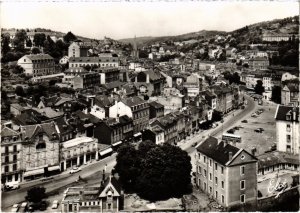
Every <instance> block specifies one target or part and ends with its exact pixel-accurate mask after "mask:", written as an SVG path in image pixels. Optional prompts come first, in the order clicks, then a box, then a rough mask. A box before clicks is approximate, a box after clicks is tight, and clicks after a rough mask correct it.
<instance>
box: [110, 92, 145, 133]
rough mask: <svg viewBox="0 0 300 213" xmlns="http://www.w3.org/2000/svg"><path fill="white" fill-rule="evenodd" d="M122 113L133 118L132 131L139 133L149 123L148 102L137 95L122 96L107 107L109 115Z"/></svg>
mask: <svg viewBox="0 0 300 213" xmlns="http://www.w3.org/2000/svg"><path fill="white" fill-rule="evenodd" d="M123 115H127V116H128V117H129V118H132V119H133V128H134V129H133V132H134V134H136V133H139V132H140V131H142V130H143V129H145V128H146V127H147V126H148V125H149V104H148V103H147V101H144V100H142V99H141V98H139V97H129V98H123V99H121V101H119V102H116V103H115V104H114V105H113V106H111V107H110V108H109V117H111V118H117V117H120V116H123Z"/></svg>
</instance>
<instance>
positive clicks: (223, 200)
mask: <svg viewBox="0 0 300 213" xmlns="http://www.w3.org/2000/svg"><path fill="white" fill-rule="evenodd" d="M221 197H222V203H224V202H225V198H224V195H222V196H221Z"/></svg>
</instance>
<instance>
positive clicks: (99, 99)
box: [95, 95, 114, 107]
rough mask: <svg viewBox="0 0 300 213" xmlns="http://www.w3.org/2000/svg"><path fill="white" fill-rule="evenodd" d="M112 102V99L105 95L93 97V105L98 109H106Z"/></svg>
mask: <svg viewBox="0 0 300 213" xmlns="http://www.w3.org/2000/svg"><path fill="white" fill-rule="evenodd" d="M113 102H114V99H113V98H111V97H108V96H106V95H97V96H96V97H95V105H98V106H99V107H108V106H110V105H111V104H113Z"/></svg>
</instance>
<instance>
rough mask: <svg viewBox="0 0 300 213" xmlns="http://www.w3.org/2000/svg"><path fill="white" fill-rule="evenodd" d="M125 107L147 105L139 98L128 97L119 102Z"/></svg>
mask: <svg viewBox="0 0 300 213" xmlns="http://www.w3.org/2000/svg"><path fill="white" fill-rule="evenodd" d="M121 101H122V102H123V103H124V104H125V105H127V106H129V107H132V106H136V105H139V104H143V103H147V101H145V100H143V99H141V98H139V97H136V96H134V97H129V98H124V99H122V100H121Z"/></svg>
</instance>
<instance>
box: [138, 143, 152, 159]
mask: <svg viewBox="0 0 300 213" xmlns="http://www.w3.org/2000/svg"><path fill="white" fill-rule="evenodd" d="M155 147H156V144H155V143H153V141H150V140H145V141H142V142H141V143H140V144H139V149H138V150H139V154H140V156H141V157H144V156H146V155H147V153H148V152H149V151H150V150H151V149H153V148H155Z"/></svg>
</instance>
